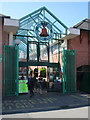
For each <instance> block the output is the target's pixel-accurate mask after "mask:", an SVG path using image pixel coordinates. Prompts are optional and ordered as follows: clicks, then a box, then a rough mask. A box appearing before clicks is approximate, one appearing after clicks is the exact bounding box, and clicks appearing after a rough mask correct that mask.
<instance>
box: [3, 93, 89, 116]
mask: <svg viewBox="0 0 90 120" xmlns="http://www.w3.org/2000/svg"><path fill="white" fill-rule="evenodd" d="M89 98H90V96H89V95H88V94H86V93H65V94H63V93H59V92H45V91H44V92H43V94H42V95H40V94H39V93H37V92H36V93H35V95H34V97H32V98H30V96H29V94H21V95H19V96H13V97H4V98H3V100H2V114H3V115H9V114H20V113H24V114H25V113H33V112H34V113H36V112H47V111H48V112H51V111H57V110H70V109H76V108H82V107H88V99H89Z"/></svg>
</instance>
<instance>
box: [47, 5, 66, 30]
mask: <svg viewBox="0 0 90 120" xmlns="http://www.w3.org/2000/svg"><path fill="white" fill-rule="evenodd" d="M45 10H46V11H47V12H48V13H49V14H50V15H51V16H52V17H53V18H55V19H56V20H57V21H58V22H59V23H60V24H61V25H62V26H63V27H64V28H67V26H66V25H65V24H63V23H62V22H61V21H60V20H59V19H58V18H57V17H56V16H55V15H54V14H52V13H51V12H50V11H49V10H48V9H47V8H46V7H45ZM67 29H68V28H67Z"/></svg>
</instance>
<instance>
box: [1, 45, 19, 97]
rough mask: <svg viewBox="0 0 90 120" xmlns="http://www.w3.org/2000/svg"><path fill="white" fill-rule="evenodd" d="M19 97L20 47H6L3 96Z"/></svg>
mask: <svg viewBox="0 0 90 120" xmlns="http://www.w3.org/2000/svg"><path fill="white" fill-rule="evenodd" d="M13 95H18V46H8V45H5V46H4V81H3V96H13Z"/></svg>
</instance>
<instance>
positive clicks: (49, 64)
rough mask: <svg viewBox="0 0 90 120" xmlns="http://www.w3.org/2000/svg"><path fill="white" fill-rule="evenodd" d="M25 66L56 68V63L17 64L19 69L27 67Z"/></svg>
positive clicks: (32, 62)
mask: <svg viewBox="0 0 90 120" xmlns="http://www.w3.org/2000/svg"><path fill="white" fill-rule="evenodd" d="M27 66H48V67H55V68H58V66H59V65H58V63H49V62H34V61H28V62H19V67H27Z"/></svg>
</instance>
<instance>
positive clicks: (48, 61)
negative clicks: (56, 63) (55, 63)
mask: <svg viewBox="0 0 90 120" xmlns="http://www.w3.org/2000/svg"><path fill="white" fill-rule="evenodd" d="M47 51H48V62H50V57H49V43H48V46H47Z"/></svg>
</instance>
